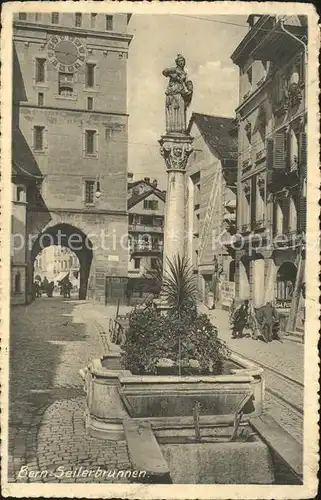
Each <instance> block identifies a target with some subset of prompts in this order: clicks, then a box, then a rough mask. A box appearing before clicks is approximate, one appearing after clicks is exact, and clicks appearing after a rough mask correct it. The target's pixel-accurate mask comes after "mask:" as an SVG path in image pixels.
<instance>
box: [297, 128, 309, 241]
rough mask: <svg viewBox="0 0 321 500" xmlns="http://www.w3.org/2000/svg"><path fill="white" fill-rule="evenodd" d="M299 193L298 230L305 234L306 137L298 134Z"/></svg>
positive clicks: (303, 133) (304, 134)
mask: <svg viewBox="0 0 321 500" xmlns="http://www.w3.org/2000/svg"><path fill="white" fill-rule="evenodd" d="M299 169H300V193H299V230H300V231H303V232H306V220H307V199H306V196H304V193H303V187H304V181H305V179H306V178H307V135H306V133H305V132H301V134H300V165H299Z"/></svg>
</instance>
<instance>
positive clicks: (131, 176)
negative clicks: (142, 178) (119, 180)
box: [127, 172, 134, 181]
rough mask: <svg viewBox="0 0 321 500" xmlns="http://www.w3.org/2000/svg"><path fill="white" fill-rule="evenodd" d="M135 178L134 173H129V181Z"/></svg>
mask: <svg viewBox="0 0 321 500" xmlns="http://www.w3.org/2000/svg"><path fill="white" fill-rule="evenodd" d="M133 178H134V174H133V173H132V172H127V180H128V181H132V180H133Z"/></svg>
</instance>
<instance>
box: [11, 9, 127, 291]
mask: <svg viewBox="0 0 321 500" xmlns="http://www.w3.org/2000/svg"><path fill="white" fill-rule="evenodd" d="M53 7H54V6H53ZM75 7H76V5H75ZM129 19H130V15H128V14H125V13H123V14H122V13H117V14H114V15H110V14H108V15H105V14H102V13H89V12H86V13H81V12H74V13H72V12H70V13H67V12H51V13H50V12H39V13H37V12H34V13H32V12H23V13H22V12H21V13H18V14H14V20H13V25H14V33H13V59H14V61H13V68H14V69H13V132H12V135H13V163H14V164H15V165H18V166H19V168H20V169H22V170H23V171H25V172H27V174H28V173H29V172H32V175H33V178H34V181H35V182H34V184H33V185H30V187H28V189H27V193H26V203H27V205H26V224H27V232H28V234H29V235H30V236H32V237H34V238H35V239H34V241H35V244H34V245H33V246H32V248H30V249H27V255H26V262H27V263H28V267H27V281H28V293H29V295H30V291H31V288H30V287H31V283H32V276H33V263H34V261H35V259H36V256H37V254H38V253H39V252H40V251H41V245H40V238H41V237H42V236H44V237H46V238H47V239H46V238H45V239H46V245H48V244H55V245H58V244H61V245H62V246H65V247H68V246H69V247H70V245H71V244H70V241H71V239H70V238H72V237H73V235H76V237H77V238H78V240H79V239H80V240H81V244H78V249H77V250H76V253H77V257H78V258H79V261H80V296H81V298H85V297H86V294H87V288H88V283H90V287H91V295H92V296H96V297H97V298H99V297H101V296H103V295H104V288H105V282H106V277H108V276H127V268H128V252H127V250H126V245H122V244H121V238H122V235H123V234H126V233H127V222H128V217H127V147H128V146H127V122H128V114H127V57H128V48H129V44H130V41H131V38H132V36H131V35H129V34H128V33H127V25H128V22H129ZM59 231H60V232H62V233H63V234H65V236H64V237H63V241H59V239H58V236H59ZM76 237H75V238H74V239H75V240H76V239H77V238H76ZM102 238H103V241H102ZM87 243H88V244H87Z"/></svg>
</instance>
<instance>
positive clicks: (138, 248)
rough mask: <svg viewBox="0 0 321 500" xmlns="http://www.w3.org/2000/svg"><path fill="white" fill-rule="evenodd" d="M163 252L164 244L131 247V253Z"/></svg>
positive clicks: (135, 244) (141, 243)
mask: <svg viewBox="0 0 321 500" xmlns="http://www.w3.org/2000/svg"><path fill="white" fill-rule="evenodd" d="M162 251H163V243H143V242H139V243H132V245H131V247H130V252H131V253H134V252H147V253H148V252H154V253H155V252H156V253H158V252H159V253H161V252H162Z"/></svg>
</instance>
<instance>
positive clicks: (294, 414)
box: [200, 306, 304, 443]
mask: <svg viewBox="0 0 321 500" xmlns="http://www.w3.org/2000/svg"><path fill="white" fill-rule="evenodd" d="M200 309H201V310H202V312H205V313H206V314H208V315H209V316H210V318H211V320H212V322H213V324H214V325H215V326H216V327H217V328H218V330H219V335H220V337H221V338H222V339H223V340H225V342H226V343H227V345H228V346H229V348H230V349H231V350H232V351H234V352H235V353H237V354H240V355H242V356H244V357H245V358H247V359H250V360H251V361H254V362H256V363H258V364H262V367H263V368H264V376H265V384H266V392H265V411H266V412H268V413H269V414H270V415H271V416H272V417H273V418H274V419H275V420H276V421H277V422H279V424H280V425H282V427H283V428H284V429H285V430H286V431H287V432H288V433H289V434H291V436H293V437H294V438H295V439H296V440H297V441H298V442H300V443H302V441H303V418H302V415H300V413H299V412H298V411H296V410H295V409H293V408H291V407H290V406H289V405H287V404H285V402H284V401H283V400H282V399H281V398H285V399H286V400H289V401H291V402H292V403H293V404H295V406H296V407H298V408H301V409H303V387H302V384H303V381H304V345H303V344H299V343H296V342H291V341H287V340H284V341H283V342H279V341H276V340H275V341H273V342H272V343H269V344H266V343H265V342H263V341H261V340H253V339H252V338H250V337H244V338H242V339H232V338H231V330H230V327H229V320H228V312H227V311H224V310H221V309H216V310H213V311H211V310H208V309H207V307H205V306H200ZM269 368H271V369H272V370H273V371H270V370H269ZM275 372H278V373H281V374H282V375H284V376H285V377H289V379H293V380H294V381H297V382H298V384H293V383H291V381H289V380H288V379H284V378H283V377H282V376H281V377H280V376H278V375H277V374H276V373H275Z"/></svg>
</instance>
